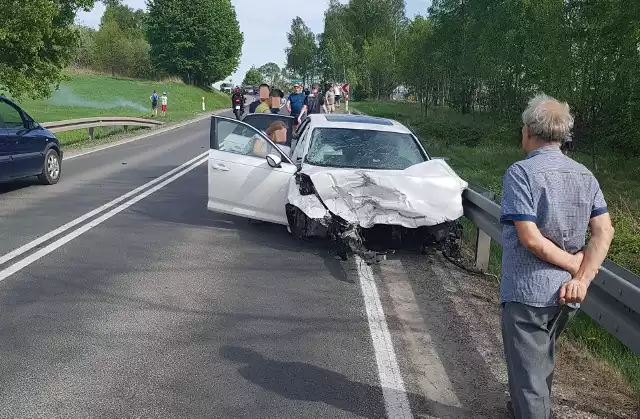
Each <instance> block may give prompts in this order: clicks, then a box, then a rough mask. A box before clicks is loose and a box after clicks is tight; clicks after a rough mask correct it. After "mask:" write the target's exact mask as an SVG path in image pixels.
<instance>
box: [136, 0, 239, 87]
mask: <svg viewBox="0 0 640 419" xmlns="http://www.w3.org/2000/svg"><path fill="white" fill-rule="evenodd" d="M148 9H149V16H148V18H147V28H146V32H147V38H148V40H149V43H150V44H151V56H152V57H153V61H154V64H155V65H156V66H157V67H158V68H161V69H163V70H165V71H166V72H168V73H169V74H175V75H180V76H181V77H182V78H183V79H184V80H185V81H186V82H188V83H192V84H200V85H203V86H204V85H209V84H211V83H214V82H216V81H219V80H222V79H224V78H225V77H226V76H228V75H229V74H231V73H233V72H234V71H235V70H236V69H237V68H238V64H239V62H240V53H241V50H242V43H243V36H242V33H241V32H240V26H239V24H238V19H237V18H236V12H235V9H234V7H233V5H232V4H231V1H230V0H190V1H183V0H149V2H148Z"/></svg>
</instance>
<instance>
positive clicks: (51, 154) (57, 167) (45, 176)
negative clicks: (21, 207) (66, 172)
mask: <svg viewBox="0 0 640 419" xmlns="http://www.w3.org/2000/svg"><path fill="white" fill-rule="evenodd" d="M61 173H62V165H61V162H60V155H59V154H58V152H57V151H56V150H54V149H49V151H47V154H45V156H44V167H43V168H42V173H40V174H39V175H38V179H40V181H41V182H42V183H44V184H45V185H55V184H56V183H58V181H59V180H60V174H61Z"/></svg>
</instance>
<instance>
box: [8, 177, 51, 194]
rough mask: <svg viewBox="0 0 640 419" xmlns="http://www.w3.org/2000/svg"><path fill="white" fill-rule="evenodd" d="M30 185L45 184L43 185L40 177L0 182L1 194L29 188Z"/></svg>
mask: <svg viewBox="0 0 640 419" xmlns="http://www.w3.org/2000/svg"><path fill="white" fill-rule="evenodd" d="M30 186H43V185H42V183H40V182H39V181H38V178H36V177H33V178H27V179H20V180H14V181H12V182H7V183H0V195H2V194H5V193H10V192H15V191H19V190H20V189H24V188H28V187H30Z"/></svg>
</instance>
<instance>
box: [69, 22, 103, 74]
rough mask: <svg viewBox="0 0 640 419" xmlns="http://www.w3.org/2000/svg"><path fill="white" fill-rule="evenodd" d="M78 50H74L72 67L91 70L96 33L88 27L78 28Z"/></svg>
mask: <svg viewBox="0 0 640 419" xmlns="http://www.w3.org/2000/svg"><path fill="white" fill-rule="evenodd" d="M77 29H78V35H79V37H78V48H76V53H75V57H74V59H73V65H75V66H76V67H84V68H91V67H93V65H94V52H95V49H96V34H97V31H96V30H95V29H93V28H91V27H88V26H78V27H77Z"/></svg>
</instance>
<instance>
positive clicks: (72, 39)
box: [0, 0, 93, 98]
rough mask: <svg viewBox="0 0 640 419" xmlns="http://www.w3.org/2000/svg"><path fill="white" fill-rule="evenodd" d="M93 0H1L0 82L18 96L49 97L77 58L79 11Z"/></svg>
mask: <svg viewBox="0 0 640 419" xmlns="http://www.w3.org/2000/svg"><path fill="white" fill-rule="evenodd" d="M92 7H93V0H19V1H18V0H14V1H6V0H5V1H0V16H2V18H1V19H0V48H1V49H2V53H1V54H0V86H2V87H4V88H6V89H7V90H8V92H9V93H10V94H11V95H12V96H14V97H17V98H20V97H25V96H27V97H33V98H42V97H47V96H49V94H50V93H51V89H52V87H53V85H55V84H57V83H59V82H61V81H62V80H64V79H65V76H64V75H63V74H62V69H63V68H65V67H66V66H67V65H69V64H70V63H71V61H72V60H73V59H74V56H75V53H76V48H77V46H78V40H79V34H78V29H77V28H75V27H74V26H73V20H74V18H75V15H76V11H78V10H79V9H83V10H89V9H90V8H92Z"/></svg>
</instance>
